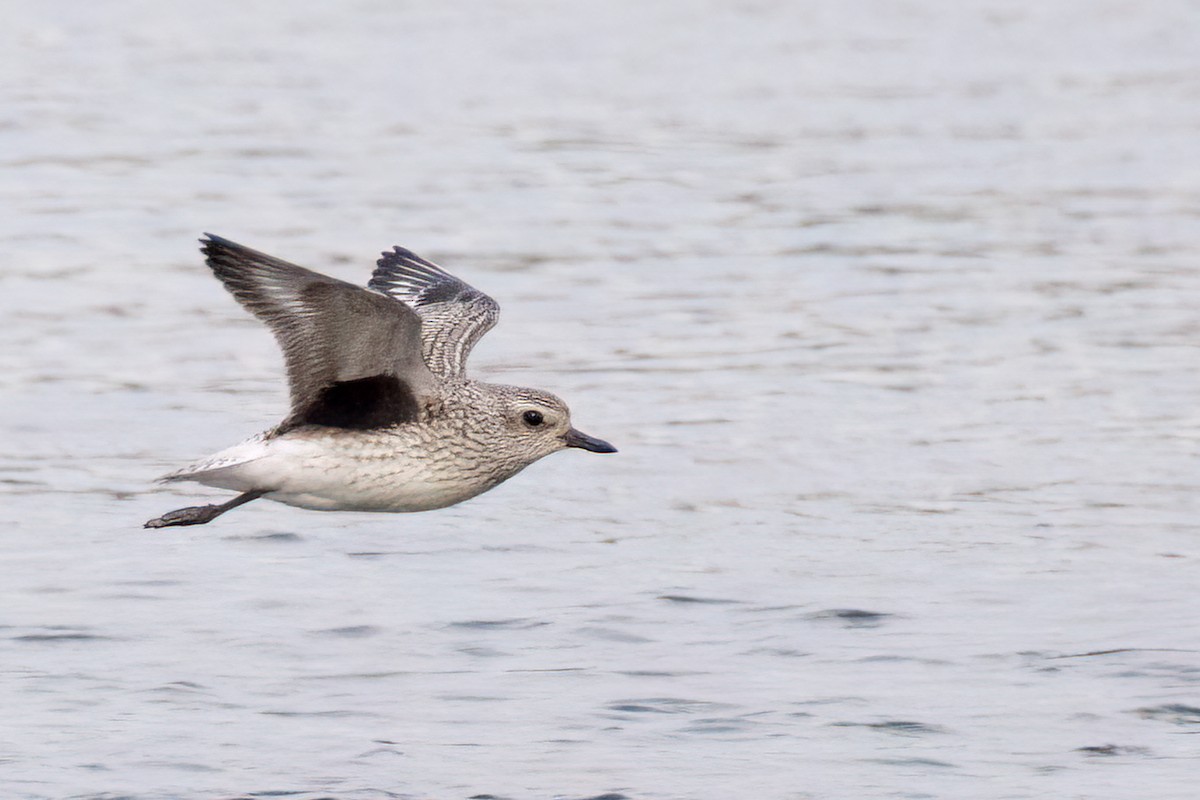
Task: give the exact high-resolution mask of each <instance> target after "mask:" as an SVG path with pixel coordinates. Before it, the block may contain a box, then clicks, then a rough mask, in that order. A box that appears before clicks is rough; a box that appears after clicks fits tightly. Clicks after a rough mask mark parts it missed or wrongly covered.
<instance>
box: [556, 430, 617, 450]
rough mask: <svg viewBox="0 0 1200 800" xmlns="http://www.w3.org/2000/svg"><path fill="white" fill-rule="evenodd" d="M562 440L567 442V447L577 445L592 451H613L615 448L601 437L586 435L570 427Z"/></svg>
mask: <svg viewBox="0 0 1200 800" xmlns="http://www.w3.org/2000/svg"><path fill="white" fill-rule="evenodd" d="M563 441H564V442H566V443H567V447H578V448H580V449H581V450H591V451H592V452H593V453H615V452H617V448H615V447H613V446H612V445H611V444H609V443H608V442H606V441H604V440H603V439H597V438H596V437H594V436H588V435H587V434H586V433H583V432H582V431H577V430H575V429H574V428H571V429H570V430H569V431H567V432H566V433H564V434H563Z"/></svg>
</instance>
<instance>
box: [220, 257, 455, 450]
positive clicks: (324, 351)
mask: <svg viewBox="0 0 1200 800" xmlns="http://www.w3.org/2000/svg"><path fill="white" fill-rule="evenodd" d="M200 241H201V242H202V244H203V246H202V247H201V250H202V251H203V253H204V255H205V257H206V259H207V261H208V266H209V267H211V268H212V271H213V272H214V273H215V274H216V276H217V277H218V278H220V279H221V282H222V283H223V284H225V288H226V289H228V290H229V291H230V292H232V293H233V296H234V297H236V298H237V299H238V302H240V303H241V304H242V305H243V306H245V307H246V309H247V310H249V311H250V312H251V313H252V314H254V316H256V317H258V318H259V319H260V320H262V321H263V322H265V323H266V324H267V326H268V327H269V328H270V329H271V331H272V332H273V333H274V334H275V338H276V339H277V340H278V341H279V346H280V348H281V349H282V350H283V357H284V361H285V362H286V363H287V373H288V383H289V385H290V387H291V398H292V409H291V414H290V415H289V416H288V418H287V419H286V420H284V422H283V425H282V426H281V427H282V428H285V429H286V428H290V427H294V426H296V425H305V424H313V425H328V426H331V427H338V428H360V429H362V428H377V427H386V426H389V425H394V424H397V423H401V422H410V421H412V420H415V419H416V418H417V414H418V412H419V410H420V408H421V406H422V405H423V404H424V403H425V402H426V401H427V400H429V399H430V398H431V397H432V396H433V395H434V394H435V390H436V386H435V383H436V381H435V378H434V377H433V375H432V374H431V373H430V371H429V369H428V367H426V365H425V362H424V360H423V358H422V356H421V319H420V317H418V316H417V314H415V313H414V312H413V311H412V309H410V308H407V307H406V306H405V305H403V304H401V303H397V302H395V301H393V300H390V299H388V298H387V297H384V296H383V295H380V294H378V293H376V292H372V291H370V290H368V289H366V288H363V287H360V286H355V285H354V284H351V283H346V282H345V281H340V280H337V279H336V278H330V277H329V276H327V275H321V274H320V273H317V272H313V271H311V270H307V269H304V268H303V267H298V266H296V265H295V264H289V263H288V262H286V261H281V260H280V259H278V258H273V257H272V256H268V255H266V254H264V253H260V252H258V251H256V250H251V249H250V248H248V247H243V246H242V245H240V244H237V243H235V242H231V241H229V240H228V239H222V238H221V237H220V236H214V235H212V234H210V233H209V234H205V238H204V239H201V240H200Z"/></svg>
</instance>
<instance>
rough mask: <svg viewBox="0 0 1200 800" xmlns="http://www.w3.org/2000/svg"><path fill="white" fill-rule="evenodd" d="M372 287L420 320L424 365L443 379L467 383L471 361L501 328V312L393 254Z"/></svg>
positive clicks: (417, 261) (428, 266)
mask: <svg viewBox="0 0 1200 800" xmlns="http://www.w3.org/2000/svg"><path fill="white" fill-rule="evenodd" d="M376 263H377V265H378V266H377V267H376V268H375V274H374V275H372V276H371V282H370V283H369V284H368V286H370V287H371V288H372V289H375V290H377V291H380V292H383V293H385V294H387V295H389V296H391V297H393V298H395V299H396V300H399V301H400V302H402V303H404V304H405V305H406V306H408V307H409V308H411V309H412V310H413V311H415V312H417V314H419V315H420V316H421V344H422V347H423V351H424V355H425V363H426V364H428V365H429V368H430V369H431V370H433V372H434V373H435V374H437V375H440V376H442V377H447V378H449V377H462V376H463V374H464V373H465V372H466V366H467V355H468V354H470V352H471V348H472V347H474V346H475V342H477V341H479V337H481V336H483V335H484V334H485V333H487V332H488V331H489V330H491V328H492V326H493V325H495V324H496V320H497V318H499V316H500V306H499V305H497V304H496V301H495V300H493V299H492V298H490V297H488V296H487V295H486V294H484V293H483V292H481V291H479V290H478V289H473V288H472V287H470V286H468V285H467V284H466V283H464V282H463V281H460V280H459V279H458V278H456V277H454V276H453V275H451V274H449V273H448V272H446V271H445V270H443V269H442V268H441V267H439V266H438V265H437V264H434V263H433V262H431V261H426V260H425V259H423V258H421V257H420V256H418V255H417V254H416V253H413V252H412V251H410V250H405V249H404V248H403V247H396V248H393V249H392V250H391V251H390V252H386V253H384V254H383V258H381V259H379V261H378V262H376Z"/></svg>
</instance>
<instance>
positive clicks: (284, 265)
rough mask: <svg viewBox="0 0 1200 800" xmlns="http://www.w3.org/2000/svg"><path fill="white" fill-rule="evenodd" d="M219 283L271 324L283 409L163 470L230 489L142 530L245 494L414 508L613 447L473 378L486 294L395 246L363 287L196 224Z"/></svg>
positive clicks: (312, 503)
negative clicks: (546, 460) (254, 428)
mask: <svg viewBox="0 0 1200 800" xmlns="http://www.w3.org/2000/svg"><path fill="white" fill-rule="evenodd" d="M204 237H205V238H203V239H201V240H200V241H201V243H202V247H201V250H202V252H203V253H204V255H205V257H206V259H207V262H208V266H209V267H210V268H211V269H212V271H213V272H214V273H215V274H216V276H217V277H218V278H220V279H221V282H222V283H223V284H225V288H226V289H228V290H229V291H230V292H232V293H233V296H234V297H236V298H237V300H238V302H240V303H241V304H242V305H243V306H245V307H246V309H247V310H249V311H250V312H251V313H252V314H254V316H256V317H258V318H259V319H260V320H262V321H263V322H264V323H266V325H267V326H268V327H269V328H270V329H271V331H272V332H273V333H274V334H275V338H276V340H278V342H279V346H280V348H281V349H282V350H283V357H284V361H285V362H286V365H287V375H288V383H289V385H290V388H291V411H290V413H289V414H288V416H287V418H286V419H284V420H283V422H281V423H280V424H279V425H277V426H275V427H274V428H272V429H270V430H268V431H265V432H263V433H260V434H258V435H257V436H254V437H252V438H250V439H247V440H246V441H244V442H242V443H241V444H237V445H234V446H233V447H230V448H228V449H226V450H222V451H221V452H219V453H216V454H215V455H212V456H210V457H208V458H206V459H203V460H201V461H197V462H196V463H194V464H191V465H189V466H186V467H184V468H183V469H181V470H178V471H177V472H172V473H171V474H169V475H166V476H164V477H163V478H162V479H161V480H164V481H197V482H199V483H202V484H204V485H206V486H214V487H217V488H220V489H230V490H233V491H236V492H239V494H238V495H237V496H236V497H234V498H233V499H232V500H229V501H228V502H226V503H222V504H220V505H206V506H190V507H188V508H181V509H178V510H176V511H171V512H169V513H167V514H164V515H163V516H161V517H157V518H155V519H152V520H150V521H149V522H147V523H146V527H147V528H165V527H168V526H172V525H202V524H204V523H206V522H210V521H212V520H213V519H215V518H216V517H217V516H219V515H221V514H223V513H225V512H226V511H229V510H230V509H232V508H236V507H237V506H240V505H242V504H244V503H248V502H250V501H251V500H256V499H258V498H260V497H261V498H265V499H267V500H275V501H277V502H280V503H286V504H288V505H292V506H299V507H301V508H310V509H317V510H322V511H335V510H337V511H426V510H429V509H434V508H443V507H445V506H449V505H453V504H454V503H459V502H462V501H463V500H466V499H468V498H471V497H474V496H475V495H477V494H480V493H481V492H486V491H487V490H488V489H491V488H492V487H494V486H496V485H497V484H499V483H501V482H503V481H505V480H508V479H509V478H511V477H512V476H513V475H516V474H517V473H518V472H520V471H521V470H522V469H524V468H525V467H527V466H529V465H530V464H532V463H533V462H535V461H537V460H538V459H540V458H543V457H545V456H548V455H550V454H551V453H554V452H556V451H558V450H562V449H564V448H568V447H578V448H581V449H583V450H590V451H591V452H593V453H615V452H616V448H614V447H613V446H612V445H610V444H609V443H608V442H605V441H602V440H600V439H596V438H594V437H591V436H588V435H587V434H584V433H581V432H580V431H577V430H576V429H575V428H573V427H571V419H570V413H569V412H568V410H567V406H566V404H565V403H563V401H562V400H560V399H558V398H557V397H555V396H554V395H552V394H550V393H549V392H543V391H540V390H538V389H523V388H520V387H516V386H502V385H499V384H492V383H483V382H481V381H473V380H471V379H469V378H468V377H467V376H466V369H465V368H466V361H467V356H468V354H469V353H470V352H471V347H472V346H473V345H474V344H475V342H477V341H478V340H479V337H481V336H483V335H484V334H485V333H487V331H488V330H489V329H491V327H492V326H493V325H495V324H496V318H497V316H498V315H499V310H500V309H499V306H498V305H497V304H496V302H495V301H494V300H492V298H490V297H488V296H487V295H485V294H483V293H482V292H480V291H478V290H476V289H473V288H471V287H470V286H468V285H467V284H466V283H464V282H463V281H461V280H459V279H458V278H455V277H454V276H453V275H450V274H449V273H447V272H445V271H443V270H442V269H441V268H440V267H438V266H437V265H436V264H433V263H432V262H430V261H426V260H425V259H423V258H421V257H420V256H418V255H416V254H415V253H412V252H411V251H409V250H405V249H404V248H402V247H396V248H394V249H392V250H391V251H389V252H385V253H384V254H383V257H382V258H380V259H379V261H378V262H377V266H376V269H375V273H374V275H373V276H372V277H371V281H370V283H369V284H368V285H367V287H366V288H364V287H361V286H355V285H354V284H351V283H346V282H345V281H341V280H337V279H336V278H331V277H329V276H327V275H322V274H320V273H317V272H313V271H311V270H307V269H304V268H303V267H298V266H296V265H295V264H289V263H288V262H286V261H281V260H280V259H277V258H273V257H272V256H269V255H266V254H264V253H260V252H257V251H255V250H251V249H250V248H248V247H243V246H242V245H240V244H236V243H235V242H231V241H229V240H228V239H222V238H221V237H219V236H214V235H212V234H205V235H204Z"/></svg>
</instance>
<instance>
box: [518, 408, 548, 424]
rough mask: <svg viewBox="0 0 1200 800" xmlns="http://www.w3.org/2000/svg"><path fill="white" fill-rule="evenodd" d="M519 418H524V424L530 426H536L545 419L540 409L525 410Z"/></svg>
mask: <svg viewBox="0 0 1200 800" xmlns="http://www.w3.org/2000/svg"><path fill="white" fill-rule="evenodd" d="M521 419H523V420H525V424H526V425H528V426H529V427H531V428H536V427H537V426H538V425H541V424H542V423H543V422H545V421H546V420H545V418H544V417H543V416H542V412H540V411H526V412H525V413H524V414H522V415H521Z"/></svg>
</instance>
